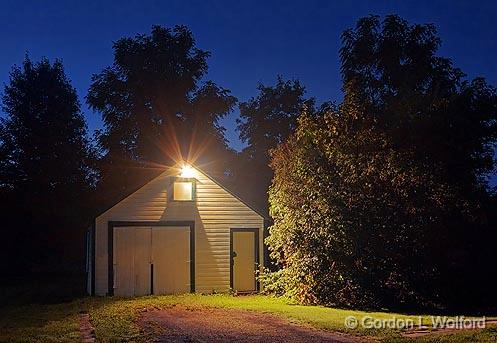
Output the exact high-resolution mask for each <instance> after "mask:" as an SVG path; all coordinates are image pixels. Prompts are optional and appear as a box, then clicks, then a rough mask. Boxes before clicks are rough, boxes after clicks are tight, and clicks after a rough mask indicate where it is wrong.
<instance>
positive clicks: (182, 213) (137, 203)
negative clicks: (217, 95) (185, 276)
mask: <svg viewBox="0 0 497 343" xmlns="http://www.w3.org/2000/svg"><path fill="white" fill-rule="evenodd" d="M177 174H178V170H177V169H175V168H170V169H169V170H167V171H165V172H164V173H162V174H161V175H160V176H158V177H157V178H155V179H154V180H152V181H150V182H149V183H147V184H146V185H145V186H143V187H142V188H140V189H139V190H138V191H136V192H135V193H133V194H131V195H130V196H128V197H127V198H126V199H124V200H122V201H121V202H119V203H118V204H116V205H115V206H114V207H112V208H111V209H109V210H107V211H106V212H104V213H103V214H101V215H100V216H98V217H97V218H96V220H95V228H96V237H95V246H96V251H95V254H96V270H95V290H96V294H97V295H105V294H106V293H107V290H108V280H107V277H108V276H107V270H108V269H107V258H108V251H107V246H108V245H107V237H108V232H107V223H108V222H109V221H168V220H180V221H185V220H188V221H190V220H194V221H195V245H196V246H195V262H196V268H195V284H196V292H200V293H210V292H226V291H228V290H229V285H230V260H229V259H230V256H229V253H230V228H257V229H259V237H260V239H259V240H260V242H259V249H260V252H259V256H261V261H260V263H261V265H263V263H264V261H263V256H264V254H263V241H262V240H263V238H262V237H263V228H264V219H263V218H262V217H261V216H260V215H259V214H258V213H256V212H255V211H254V210H252V209H251V208H249V207H248V206H247V205H245V204H244V203H243V202H241V201H240V200H239V199H237V198H236V197H235V196H233V195H232V194H230V193H229V192H228V191H226V190H225V189H223V188H222V187H221V186H219V185H218V184H217V183H215V182H214V181H213V180H212V179H210V178H209V177H208V176H206V175H205V174H203V173H202V172H200V171H199V170H196V169H195V176H194V177H195V179H196V180H197V182H196V187H197V189H196V201H195V202H171V203H169V204H168V197H167V188H168V183H169V177H170V176H177Z"/></svg>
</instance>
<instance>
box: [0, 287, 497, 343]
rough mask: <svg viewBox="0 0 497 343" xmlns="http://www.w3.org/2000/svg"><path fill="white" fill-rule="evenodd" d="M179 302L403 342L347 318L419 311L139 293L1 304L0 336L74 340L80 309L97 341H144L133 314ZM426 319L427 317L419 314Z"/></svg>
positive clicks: (464, 336)
mask: <svg viewBox="0 0 497 343" xmlns="http://www.w3.org/2000/svg"><path fill="white" fill-rule="evenodd" d="M174 305H182V306H185V307H188V308H199V307H216V308H229V309H242V310H251V311H259V312H264V313H272V314H276V315H279V316H283V317H285V318H288V319H289V320H291V321H293V322H297V323H302V324H308V325H311V326H313V327H316V328H319V329H324V330H332V331H340V332H347V333H351V334H355V335H365V336H371V337H374V338H376V339H378V340H380V341H385V342H406V341H408V340H407V339H405V338H403V337H402V336H401V334H400V332H399V331H397V330H367V329H363V328H357V329H355V330H347V329H346V328H345V326H344V321H345V318H346V317H348V316H354V317H356V318H362V317H364V316H371V317H374V318H375V319H388V318H392V317H396V318H403V319H407V318H410V319H412V320H414V321H416V322H417V320H418V317H417V316H406V315H401V314H393V313H385V312H364V311H350V310H340V309H333V308H326V307H320V306H301V305H296V304H292V303H291V302H289V301H287V300H285V299H282V298H273V297H266V296H260V295H254V296H242V297H233V296H230V295H209V296H205V295H194V294H188V295H181V296H150V297H141V298H130V299H119V298H85V299H81V300H78V301H73V302H70V303H64V304H56V305H29V306H22V307H15V308H14V307H11V308H5V309H3V310H0V342H33V341H37V342H74V341H77V340H78V337H79V333H78V313H79V311H81V310H85V311H88V312H89V313H90V316H91V321H92V324H93V326H94V327H95V333H96V337H97V341H99V342H140V341H146V340H147V338H146V337H143V335H142V333H141V332H140V328H139V327H138V326H137V325H136V318H137V316H138V315H139V313H140V311H142V310H143V309H146V308H150V307H154V308H167V307H170V306H174ZM423 321H424V322H428V318H427V317H426V316H425V317H423ZM418 340H419V341H420V342H474V341H482V342H496V341H497V330H496V329H495V328H487V329H483V330H478V331H464V332H457V333H455V334H444V335H437V334H432V335H429V336H427V337H423V338H420V339H418Z"/></svg>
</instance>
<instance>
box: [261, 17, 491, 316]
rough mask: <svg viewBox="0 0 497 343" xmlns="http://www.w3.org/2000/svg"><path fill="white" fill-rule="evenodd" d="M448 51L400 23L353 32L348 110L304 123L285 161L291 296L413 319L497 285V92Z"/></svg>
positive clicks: (281, 206)
mask: <svg viewBox="0 0 497 343" xmlns="http://www.w3.org/2000/svg"><path fill="white" fill-rule="evenodd" d="M439 44H440V40H439V38H438V37H437V36H436V31H435V29H434V27H433V26H432V25H409V24H408V23H407V22H405V21H404V20H402V19H400V18H399V17H397V16H387V17H385V19H384V20H383V21H381V20H380V19H379V18H378V17H367V18H363V19H361V20H359V21H358V23H357V26H356V27H355V28H354V29H351V30H347V31H346V32H345V33H344V34H343V48H342V50H341V56H342V75H343V81H344V92H345V97H344V101H343V103H342V104H341V106H340V107H339V109H338V110H336V111H324V112H322V113H320V114H319V115H317V116H314V117H311V116H308V115H306V114H304V115H302V117H301V118H300V122H299V126H298V128H297V130H296V133H295V134H294V135H292V136H291V138H290V139H289V140H288V142H287V143H285V144H284V145H282V146H280V147H279V148H277V149H276V150H275V152H274V154H273V160H272V166H273V168H274V170H275V178H274V181H273V184H272V187H271V192H270V203H271V214H272V216H273V218H274V221H275V224H274V226H273V227H272V228H271V236H270V238H269V239H268V243H269V245H270V247H271V249H272V255H273V257H274V258H277V259H279V261H280V262H281V264H282V265H283V266H284V267H285V268H284V269H283V273H282V274H283V276H284V277H286V278H287V279H286V281H285V282H286V283H284V284H285V285H286V291H288V292H290V293H291V294H293V295H297V296H300V297H301V299H302V300H307V301H315V302H321V303H327V304H339V305H357V304H362V305H364V306H402V305H404V306H407V305H408V306H409V307H410V308H412V306H421V305H429V304H434V303H438V304H445V305H448V304H450V303H454V302H456V301H457V302H458V303H459V304H461V305H462V304H463V303H464V302H463V301H462V295H463V294H464V292H465V291H466V290H467V289H468V287H471V285H475V284H478V285H480V289H479V290H484V289H485V287H484V286H485V285H486V284H488V282H490V281H491V279H488V278H487V279H485V278H486V276H487V275H489V274H487V273H488V270H491V268H493V269H492V270H494V269H495V268H494V267H492V265H491V264H489V263H485V261H488V260H491V258H492V257H493V258H495V254H494V253H492V249H491V246H490V245H489V244H488V243H486V242H489V241H494V240H495V239H496V235H495V228H493V227H492V224H491V222H490V221H489V220H490V219H489V218H492V217H493V214H492V213H490V211H489V208H490V207H491V202H492V199H491V197H490V194H489V193H488V191H487V188H486V183H485V177H484V175H485V173H488V172H490V171H491V170H493V169H494V166H495V161H494V160H493V158H492V144H494V143H495V139H496V137H497V125H496V122H497V121H496V119H497V92H496V90H495V89H494V88H493V87H491V86H489V85H487V84H486V83H485V81H484V80H483V79H481V78H478V79H475V80H473V81H466V80H465V79H464V75H463V73H462V72H461V71H460V70H459V69H457V68H455V67H453V66H452V63H451V61H450V60H449V59H446V58H441V57H439V56H437V55H436V52H437V49H438V46H439ZM491 273H494V271H492V272H491ZM490 275H491V274H490ZM486 290H488V288H487V289H486ZM485 296H488V293H487V294H485ZM472 301H473V302H474V303H476V300H475V299H472Z"/></svg>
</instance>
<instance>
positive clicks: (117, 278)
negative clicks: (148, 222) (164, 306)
mask: <svg viewBox="0 0 497 343" xmlns="http://www.w3.org/2000/svg"><path fill="white" fill-rule="evenodd" d="M113 237H114V242H113V244H114V246H113V274H114V275H113V279H114V282H113V284H114V295H117V296H138V295H148V294H177V293H187V292H189V291H190V287H191V280H190V270H191V269H190V264H191V263H192V262H191V261H190V256H191V255H190V227H188V226H185V227H182V226H177V227H176V226H154V227H138V226H132V227H125V226H122V227H114V232H113Z"/></svg>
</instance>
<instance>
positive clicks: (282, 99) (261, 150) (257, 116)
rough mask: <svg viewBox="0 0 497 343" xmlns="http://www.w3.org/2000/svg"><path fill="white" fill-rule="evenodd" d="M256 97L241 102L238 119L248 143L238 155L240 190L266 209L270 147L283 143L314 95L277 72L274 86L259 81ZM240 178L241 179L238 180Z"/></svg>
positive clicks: (310, 105)
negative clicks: (306, 92) (307, 96)
mask: <svg viewBox="0 0 497 343" xmlns="http://www.w3.org/2000/svg"><path fill="white" fill-rule="evenodd" d="M257 89H258V91H259V93H258V95H257V96H256V97H253V98H251V99H250V100H249V101H247V102H243V103H241V104H240V106H239V107H240V119H238V120H237V124H238V127H237V129H238V131H239V134H240V139H241V140H242V141H243V142H245V143H247V147H246V148H244V149H243V151H242V153H241V155H240V162H239V171H238V173H236V174H237V175H238V177H239V178H240V182H239V183H240V187H239V188H240V190H241V192H243V193H244V194H245V198H247V199H251V202H252V203H254V204H256V205H257V207H258V208H260V209H261V210H263V211H264V212H267V191H268V188H269V185H270V184H271V178H272V175H273V173H272V171H271V169H270V168H269V161H270V158H269V151H270V150H271V149H273V148H275V147H276V146H277V145H278V144H281V143H283V142H284V141H285V140H286V139H287V138H288V136H289V135H290V134H291V133H292V132H293V131H294V130H295V126H296V120H297V117H298V115H299V113H300V112H301V111H302V109H303V108H304V107H306V108H307V109H308V111H312V110H313V109H314V99H313V98H305V87H304V86H303V85H302V84H301V83H300V82H299V81H298V80H287V81H285V80H284V79H283V78H282V77H281V76H278V79H277V81H276V84H275V85H274V86H265V85H263V84H260V85H259V86H258V87H257ZM241 180H243V181H241Z"/></svg>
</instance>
